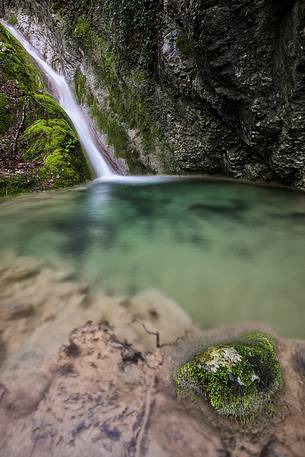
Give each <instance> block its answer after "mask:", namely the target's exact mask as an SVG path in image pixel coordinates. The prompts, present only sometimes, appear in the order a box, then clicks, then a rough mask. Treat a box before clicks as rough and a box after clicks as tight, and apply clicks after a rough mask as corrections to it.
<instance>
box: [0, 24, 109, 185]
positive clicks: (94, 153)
mask: <svg viewBox="0 0 305 457" xmlns="http://www.w3.org/2000/svg"><path fill="white" fill-rule="evenodd" d="M0 23H1V24H2V25H3V26H4V27H5V28H6V29H7V30H8V31H9V32H10V33H11V34H12V35H13V36H14V37H15V38H16V39H17V40H18V41H19V43H20V44H21V45H22V46H23V48H24V49H25V50H26V51H27V53H28V54H29V55H30V56H31V57H32V58H33V60H34V61H35V62H36V64H37V65H38V67H39V68H40V70H41V71H42V72H43V73H44V75H45V76H46V77H47V78H48V79H49V81H50V83H51V84H52V86H53V87H54V89H55V91H56V93H57V96H58V103H59V104H60V106H61V107H62V109H63V110H64V111H65V112H66V114H67V115H68V117H69V118H70V119H71V122H72V123H73V126H74V128H75V130H76V132H77V134H78V137H79V140H80V142H81V144H82V146H83V149H84V151H85V153H86V155H87V157H88V160H89V162H90V164H91V167H92V169H93V171H94V173H95V175H96V176H97V177H103V176H106V177H109V176H112V175H113V173H112V171H111V168H110V167H109V166H108V164H107V162H106V161H105V159H104V158H103V156H102V155H101V153H100V151H99V150H98V148H97V146H96V142H95V139H94V135H93V132H92V131H91V128H90V125H89V123H88V120H87V119H86V116H85V115H84V113H83V112H82V110H81V108H80V106H79V105H78V103H77V101H76V99H75V96H74V94H73V92H72V90H71V88H70V86H69V84H68V83H67V81H66V79H65V77H64V76H63V75H61V74H59V73H57V72H56V71H55V70H53V68H52V67H51V66H50V65H49V64H47V63H46V62H45V61H44V60H43V58H42V56H41V55H40V54H39V52H38V51H37V50H36V49H35V48H34V47H33V46H32V45H31V43H29V41H28V40H27V39H26V38H25V37H24V36H23V35H22V34H21V33H20V32H18V31H17V30H16V29H15V28H14V27H12V26H11V25H9V24H8V23H7V22H5V21H3V20H0Z"/></svg>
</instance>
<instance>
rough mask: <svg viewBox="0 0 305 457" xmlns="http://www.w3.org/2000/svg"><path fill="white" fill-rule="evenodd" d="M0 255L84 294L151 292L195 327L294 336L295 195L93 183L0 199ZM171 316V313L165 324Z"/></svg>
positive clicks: (301, 246)
mask: <svg viewBox="0 0 305 457" xmlns="http://www.w3.org/2000/svg"><path fill="white" fill-rule="evenodd" d="M0 227H1V237H0V252H2V253H4V252H5V251H7V250H10V251H12V250H13V251H14V252H16V253H17V254H20V255H30V256H34V257H36V258H39V259H41V260H42V261H44V262H45V263H46V264H54V265H59V264H60V265H63V266H65V267H69V268H71V267H72V268H73V269H74V270H75V271H76V272H77V275H78V277H79V278H80V279H82V280H84V279H85V280H86V281H88V282H89V284H90V285H91V286H92V287H93V288H96V289H98V288H102V289H103V290H107V291H108V292H109V293H112V294H124V295H131V294H135V293H137V292H139V291H141V290H143V289H146V288H151V287H153V288H157V289H159V290H160V291H161V292H162V293H164V294H166V295H168V296H169V297H170V298H172V299H174V300H175V301H176V302H177V303H178V304H179V305H180V306H182V307H183V308H184V309H185V310H186V311H187V312H188V313H189V314H190V315H191V317H192V318H193V319H194V320H195V321H196V322H197V323H198V324H200V325H201V326H202V327H204V328H207V327H212V326H216V325H220V324H225V323H229V322H234V323H236V322H244V321H259V322H263V323H266V324H269V325H271V326H272V327H273V328H274V329H275V330H276V331H277V332H279V333H280V334H282V335H283V336H288V337H297V338H305V195H304V194H302V193H298V192H293V191H290V190H286V189H273V188H267V187H256V186H251V185H245V184H240V183H234V182H229V181H218V180H215V181H214V180H203V179H173V180H166V179H164V180H158V179H156V180H147V181H146V180H122V181H120V180H114V181H104V182H103V181H97V182H95V183H93V184H92V185H90V186H89V187H88V188H82V189H76V190H70V191H65V192H54V193H45V194H43V193H42V194H37V195H33V196H22V197H18V198H15V199H4V200H2V202H1V204H0ZM169 319H170V316H169Z"/></svg>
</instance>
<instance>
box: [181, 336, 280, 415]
mask: <svg viewBox="0 0 305 457" xmlns="http://www.w3.org/2000/svg"><path fill="white" fill-rule="evenodd" d="M173 380H174V382H175V385H176V389H177V392H178V394H179V395H182V396H186V395H191V396H196V397H199V398H200V397H204V396H205V397H206V398H207V400H208V401H209V403H210V405H211V407H212V408H213V409H215V410H216V411H218V412H219V413H222V414H223V415H225V416H229V417H233V418H236V419H239V420H242V421H247V420H253V419H254V418H255V417H256V416H257V415H258V414H259V413H261V412H265V413H267V414H268V413H271V412H272V409H273V406H274V405H273V403H272V400H273V398H274V395H275V393H276V392H277V391H278V390H279V388H280V386H281V368H280V364H279V361H278V359H277V355H276V352H275V349H274V346H273V342H272V340H271V338H270V337H269V336H267V335H265V334H260V333H251V334H247V335H245V336H244V337H243V338H241V340H240V341H236V342H231V343H225V344H219V345H216V346H211V347H208V348H206V349H204V350H203V351H202V352H199V353H198V354H195V355H194V356H193V358H192V359H191V360H189V361H187V362H186V363H184V364H183V365H181V366H179V367H178V368H177V369H176V371H175V372H174V374H173Z"/></svg>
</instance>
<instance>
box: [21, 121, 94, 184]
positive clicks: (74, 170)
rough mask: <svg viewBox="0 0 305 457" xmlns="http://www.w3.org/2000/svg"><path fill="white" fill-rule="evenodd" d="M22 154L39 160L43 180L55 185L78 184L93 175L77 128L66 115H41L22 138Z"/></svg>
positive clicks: (27, 157) (30, 158)
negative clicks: (67, 119)
mask: <svg viewBox="0 0 305 457" xmlns="http://www.w3.org/2000/svg"><path fill="white" fill-rule="evenodd" d="M21 142H22V144H23V153H22V157H23V159H24V160H26V161H31V162H34V163H35V162H38V163H39V167H38V170H37V171H38V175H39V177H40V179H41V181H42V182H44V183H47V182H51V183H52V187H53V188H59V187H68V186H73V185H75V184H78V183H79V182H80V179H81V180H82V181H86V180H87V179H89V178H90V173H89V170H88V167H87V166H86V165H85V162H84V160H83V155H82V153H81V149H80V145H79V142H78V139H77V137H76V134H75V132H74V131H73V129H72V128H71V126H70V125H69V123H68V122H67V121H66V120H65V119H49V120H44V119H40V120H38V121H36V122H34V124H32V125H31V126H30V127H28V128H27V129H26V131H25V133H24V135H23V136H22V138H21Z"/></svg>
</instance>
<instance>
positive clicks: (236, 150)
mask: <svg viewBox="0 0 305 457" xmlns="http://www.w3.org/2000/svg"><path fill="white" fill-rule="evenodd" d="M40 3H41V2H39V5H40ZM47 3H48V4H47V5H46V10H48V11H49V15H48V19H46V17H45V15H42V14H41V8H40V6H39V7H38V6H37V5H38V3H37V4H36V2H35V1H31V2H22V4H21V3H20V2H18V1H15V2H6V1H4V2H3V13H6V15H7V17H9V16H10V15H12V14H17V19H18V23H19V25H20V27H21V28H22V29H23V30H25V31H26V32H28V33H29V35H30V37H31V38H32V40H33V42H34V41H36V42H37V36H38V35H39V34H40V35H41V30H42V29H43V28H45V29H47V30H48V35H49V36H50V35H51V36H52V39H51V40H50V39H49V38H50V37H49V38H48V40H44V41H45V42H46V46H45V48H46V50H47V56H48V58H49V60H52V59H53V61H54V62H57V64H58V62H61V63H63V65H64V67H65V70H66V71H67V73H68V74H70V76H71V78H72V79H73V75H74V79H75V82H76V89H78V90H79V91H80V93H79V96H80V99H81V101H82V102H83V103H84V104H85V105H87V106H89V108H90V112H91V114H92V115H93V117H95V118H96V119H97V124H98V126H99V127H100V128H101V130H102V131H104V133H106V134H107V135H108V141H109V142H110V144H112V146H113V147H114V150H115V151H116V153H117V154H118V155H121V156H122V157H123V156H124V154H125V159H126V160H127V163H128V165H129V168H130V170H131V171H138V172H140V171H141V172H150V173H151V172H159V173H160V172H166V173H211V174H215V173H216V174H222V175H230V176H233V177H235V178H244V179H250V180H254V181H269V180H271V181H278V182H281V183H285V184H289V185H294V186H297V187H304V169H305V164H304V143H305V142H304V128H303V127H304V108H303V106H304V88H303V86H304V84H303V83H304V62H303V60H304V58H303V47H304V33H303V29H304V21H305V13H304V5H303V2H301V1H300V0H297V1H293V2H291V1H283V2H277V1H275V0H262V1H260V2H250V1H246V0H237V1H235V2H233V3H230V4H228V3H227V2H225V1H222V0H209V1H208V2H207V1H205V2H203V1H202V0H196V1H192V2H191V1H189V0H169V1H167V2H162V1H158V2H156V1H148V2H145V4H144V3H141V2H139V1H138V0H132V1H131V2H126V1H125V0H116V1H114V0H113V1H110V0H108V1H106V2H98V1H96V2H93V3H90V4H88V3H87V2H80V3H78V4H75V2H72V1H67V2H65V4H64V5H59V2H56V1H52V2H47ZM14 5H15V7H14ZM16 5H17V9H16ZM29 15H30V17H31V18H34V19H33V20H32V19H30V20H29ZM35 21H36V26H35ZM37 24H39V26H38V25H37ZM52 40H53V42H54V41H55V42H57V43H58V45H57V47H56V52H54V51H53V56H52V51H50V46H49V44H47V43H52ZM47 48H48V49H47ZM77 62H78V63H77ZM79 62H81V64H80V65H79ZM105 68H107V71H105ZM75 75H76V78H75ZM78 90H77V91H78Z"/></svg>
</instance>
